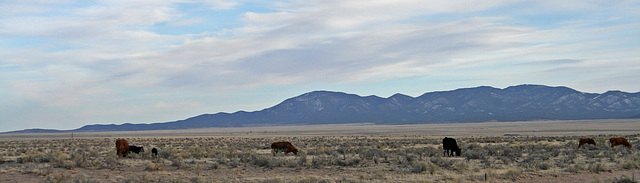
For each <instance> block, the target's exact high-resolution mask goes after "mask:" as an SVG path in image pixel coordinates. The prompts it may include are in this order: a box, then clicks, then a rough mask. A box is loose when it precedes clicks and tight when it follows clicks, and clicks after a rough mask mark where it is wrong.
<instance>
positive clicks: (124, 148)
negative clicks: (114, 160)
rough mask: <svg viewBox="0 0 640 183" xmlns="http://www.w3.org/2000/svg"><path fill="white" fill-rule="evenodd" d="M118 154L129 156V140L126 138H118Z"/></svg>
mask: <svg viewBox="0 0 640 183" xmlns="http://www.w3.org/2000/svg"><path fill="white" fill-rule="evenodd" d="M116 154H117V155H118V157H121V158H122V157H127V155H129V142H127V140H125V139H118V140H116Z"/></svg>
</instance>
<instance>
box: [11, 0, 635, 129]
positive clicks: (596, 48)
mask: <svg viewBox="0 0 640 183" xmlns="http://www.w3.org/2000/svg"><path fill="white" fill-rule="evenodd" d="M199 3H200V4H199ZM243 3H245V2H243V1H217V0H214V1H187V0H184V1H99V2H98V4H90V5H87V6H75V7H74V6H73V5H72V4H67V2H61V3H59V4H55V3H54V4H55V5H56V6H59V7H61V9H55V8H53V9H52V8H47V6H45V5H42V4H40V5H38V4H34V5H32V4H20V3H17V4H10V5H8V6H4V4H0V15H2V16H5V17H7V18H3V19H0V48H3V49H1V50H0V58H3V59H2V60H0V67H5V66H6V68H10V69H5V70H3V73H2V74H0V76H2V77H3V78H4V77H5V76H9V77H11V78H10V79H3V80H0V84H3V85H4V86H8V87H9V89H8V90H5V91H3V92H2V93H0V94H2V95H5V96H10V97H17V98H18V99H16V100H14V101H17V100H24V101H30V102H28V105H38V104H40V105H42V106H43V108H46V107H48V106H56V107H60V108H65V109H68V110H69V111H73V110H74V109H73V108H74V107H76V106H81V105H86V104H87V103H94V104H92V105H89V106H88V108H87V109H85V111H84V112H82V114H79V115H78V116H77V118H78V119H80V118H82V117H83V115H89V114H96V115H100V116H103V117H104V116H107V115H117V114H123V115H126V116H147V117H148V116H151V115H152V113H154V109H155V110H156V111H155V112H156V113H157V111H167V109H170V108H193V107H198V108H200V107H202V108H206V107H205V106H207V105H209V104H205V103H204V102H199V100H197V98H201V97H211V98H215V96H217V95H218V94H227V93H234V92H238V91H247V90H252V89H256V88H263V87H275V88H283V90H286V88H287V87H296V86H300V85H306V87H309V88H312V89H313V88H314V86H317V85H314V84H315V83H322V84H323V85H332V86H335V85H350V86H358V85H362V86H364V85H366V86H373V85H375V84H376V83H385V84H388V83H394V82H393V81H402V82H404V83H420V82H424V81H438V82H440V81H445V82H447V83H432V84H431V85H442V86H451V87H454V86H457V87H472V86H477V85H494V86H496V87H505V86H509V85H515V84H522V83H540V84H550V85H566V86H569V87H571V86H580V87H584V88H588V89H591V88H598V86H595V85H593V84H589V83H590V82H601V81H603V80H606V79H603V78H617V79H620V80H618V81H621V82H617V83H618V84H620V85H625V84H624V82H629V83H631V82H632V81H635V79H629V78H625V77H632V78H637V77H635V76H637V74H635V73H637V71H638V70H639V69H640V68H639V67H640V66H639V65H638V63H640V62H639V59H640V58H639V56H638V54H637V53H639V52H640V50H639V48H638V45H637V41H640V40H639V38H638V37H637V35H638V34H640V32H638V30H640V29H639V28H640V24H639V23H638V22H637V20H638V16H640V14H639V13H638V12H637V11H631V10H637V7H638V4H637V2H634V1H623V2H620V1H618V2H612V3H607V2H605V1H593V2H592V1H579V2H577V1H576V2H569V3H566V2H563V4H566V5H562V4H559V5H558V6H555V5H556V4H555V1H554V2H551V1H490V2H481V1H447V2H442V1H411V0H407V1H290V2H280V3H274V4H275V6H273V7H263V10H262V11H254V9H250V10H244V11H243V10H239V9H237V8H242V7H243ZM183 4H191V5H204V7H206V8H207V9H209V11H224V12H238V13H237V16H238V17H240V19H238V20H237V21H243V24H240V25H244V26H240V27H228V28H222V29H220V30H222V31H219V32H216V31H215V30H204V31H202V32H190V33H184V34H176V35H167V34H165V33H162V31H158V29H163V28H167V27H168V28H178V29H179V28H182V27H180V26H183V27H185V28H186V27H195V26H198V25H199V24H202V23H204V22H207V20H208V19H206V18H208V17H206V16H200V15H192V14H189V12H188V10H185V9H184V7H182V6H180V5H183ZM46 5H50V4H46ZM261 5H272V4H261ZM574 5H575V6H574ZM9 7H10V8H9ZM528 7H532V8H528ZM12 8H18V9H20V10H24V11H11V12H8V11H2V10H5V9H12ZM582 8H584V9H586V10H589V11H593V13H592V14H594V15H591V13H590V12H580V9H582ZM264 9H266V10H268V11H265V10H264ZM496 9H498V10H496ZM504 9H508V10H504ZM512 9H513V10H512ZM564 10H566V12H565V11H564ZM617 10H620V11H621V12H618V11H617ZM494 11H495V12H494ZM504 12H509V13H512V12H516V13H515V15H510V14H505V13H504ZM556 14H558V16H560V17H562V18H558V19H557V20H555V19H553V20H546V19H544V20H538V19H537V17H536V16H538V15H549V16H550V17H553V16H551V15H556ZM546 21H550V22H552V23H553V24H546V23H547V22H546ZM536 22H544V23H540V24H537V23H536ZM159 25H163V26H159ZM164 25H167V26H166V27H164ZM176 26H177V27H176ZM194 30H202V29H194ZM23 38H26V39H32V40H37V41H33V42H34V43H31V42H29V41H24V42H20V43H22V47H15V48H14V47H13V46H14V45H12V44H13V43H15V42H19V41H20V40H22V39H23ZM16 40H18V41H16ZM550 60H551V61H553V60H555V61H558V60H579V62H569V63H563V64H523V63H535V62H542V61H550ZM546 63H552V62H546ZM553 63H555V62H553ZM9 66H10V67H9ZM584 71H589V75H588V76H585V75H582V74H581V72H584ZM424 78H430V79H424ZM431 78H435V79H431ZM558 78H560V79H558ZM621 78H625V79H621ZM421 79H423V80H421ZM452 83H455V84H452ZM565 83H568V84H565ZM612 83H613V82H612ZM378 87H379V88H388V87H390V86H378ZM391 87H392V86H391ZM416 87H420V85H413V86H405V88H398V89H397V90H395V91H393V93H397V92H401V93H402V92H403V91H404V90H414V91H415V90H420V89H416ZM606 87H607V88H611V89H616V88H612V87H615V86H613V85H607V86H606ZM618 87H620V89H624V88H628V89H630V90H632V89H636V90H637V88H634V87H631V86H630V84H626V85H625V86H618ZM636 87H637V86H636ZM363 88H364V87H363ZM600 88H601V87H600ZM298 89H299V88H298ZM577 89H581V88H577ZM370 90H383V89H376V88H373V89H370ZM156 91H158V92H156ZM174 92H175V93H174ZM425 92H426V91H425ZM368 93H369V92H368ZM370 93H375V92H370ZM159 95H161V96H159ZM175 95H180V96H182V97H183V98H179V99H173V100H164V99H163V98H166V97H171V96H175ZM194 96H198V97H194ZM263 97H264V96H263ZM211 100H213V99H211ZM131 101H136V102H138V103H135V102H134V103H132V102H131ZM227 102H229V101H227ZM12 103H13V104H16V105H18V104H20V103H21V102H12ZM22 103H26V102H22ZM101 104H104V105H105V106H108V107H111V108H119V109H117V110H115V109H114V110H110V111H112V112H111V113H109V114H106V113H100V112H99V111H100V110H105V108H107V107H101ZM26 105H27V104H24V106H26ZM211 105H217V104H211ZM122 106H128V107H122ZM220 106H234V105H233V104H228V103H226V104H220ZM41 110H43V111H46V109H41ZM128 111H141V113H143V112H144V113H145V114H140V115H137V114H135V112H130V113H127V112H128ZM182 112H183V113H184V111H182ZM211 112H215V111H211ZM50 114H52V115H53V113H50ZM167 115H170V113H167ZM132 118H134V117H132ZM23 119H31V118H23ZM94 119H97V118H94ZM112 119H113V118H112ZM136 119H142V117H140V118H136ZM147 119H150V118H147ZM154 119H155V120H157V118H154ZM114 120H116V119H114ZM117 120H122V119H117ZM124 121H126V120H124Z"/></svg>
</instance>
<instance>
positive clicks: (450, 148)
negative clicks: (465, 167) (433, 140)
mask: <svg viewBox="0 0 640 183" xmlns="http://www.w3.org/2000/svg"><path fill="white" fill-rule="evenodd" d="M442 148H444V155H445V156H453V153H454V152H455V154H456V156H460V148H459V147H458V143H456V139H453V138H449V137H445V138H444V139H442Z"/></svg>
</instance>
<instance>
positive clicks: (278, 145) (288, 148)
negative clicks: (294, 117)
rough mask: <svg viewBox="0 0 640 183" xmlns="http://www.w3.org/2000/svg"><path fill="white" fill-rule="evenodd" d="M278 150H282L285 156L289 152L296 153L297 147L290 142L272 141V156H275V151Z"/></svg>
mask: <svg viewBox="0 0 640 183" xmlns="http://www.w3.org/2000/svg"><path fill="white" fill-rule="evenodd" d="M278 152H284V155H285V156H287V154H288V153H290V152H292V153H293V154H295V155H298V149H296V148H295V147H293V145H292V144H291V142H274V143H273V144H271V153H273V156H276V153H278Z"/></svg>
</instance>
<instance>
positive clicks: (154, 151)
mask: <svg viewBox="0 0 640 183" xmlns="http://www.w3.org/2000/svg"><path fill="white" fill-rule="evenodd" d="M151 156H153V157H158V149H156V148H155V147H154V148H153V149H151Z"/></svg>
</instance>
